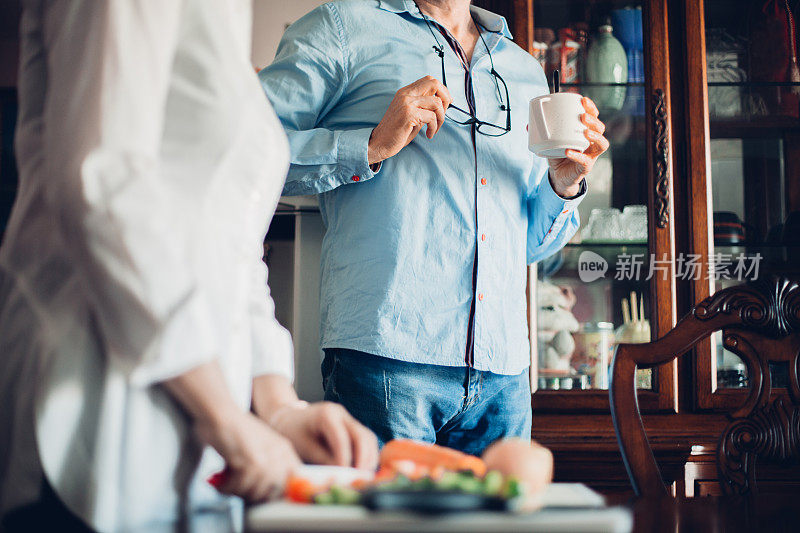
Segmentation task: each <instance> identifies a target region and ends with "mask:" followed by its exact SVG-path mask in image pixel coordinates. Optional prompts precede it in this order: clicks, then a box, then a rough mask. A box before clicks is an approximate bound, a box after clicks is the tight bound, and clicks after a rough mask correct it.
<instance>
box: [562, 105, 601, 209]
mask: <svg viewBox="0 0 800 533" xmlns="http://www.w3.org/2000/svg"><path fill="white" fill-rule="evenodd" d="M581 103H582V104H583V108H584V109H585V110H586V113H584V114H583V115H581V122H583V124H584V125H585V126H586V128H587V129H586V131H585V132H584V135H586V138H587V139H589V142H590V143H591V144H590V145H589V148H587V149H586V150H584V151H583V152H578V151H577V150H567V152H566V157H564V158H561V159H549V160H548V163H549V164H550V183H551V184H552V186H553V190H554V191H555V192H556V194H558V195H559V196H562V197H564V198H569V197H571V196H575V195H577V194H578V193H579V192H580V183H581V180H582V179H584V178H585V177H586V175H587V174H589V172H590V171H591V170H592V167H593V166H594V162H595V161H597V158H598V157H600V155H601V154H602V153H603V152H605V151H606V150H608V147H609V142H608V139H606V138H605V137H603V133H604V132H605V131H606V126H605V124H603V123H602V122H600V119H599V118H597V117H598V116H599V115H600V113H599V111H598V110H597V106H596V105H594V102H592V100H591V99H589V98H586V97H584V98H583V99H582V100H581Z"/></svg>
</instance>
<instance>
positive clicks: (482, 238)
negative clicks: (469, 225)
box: [481, 233, 486, 241]
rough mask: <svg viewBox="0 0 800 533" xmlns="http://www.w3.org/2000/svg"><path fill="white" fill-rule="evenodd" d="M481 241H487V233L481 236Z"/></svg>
mask: <svg viewBox="0 0 800 533" xmlns="http://www.w3.org/2000/svg"><path fill="white" fill-rule="evenodd" d="M481 240H482V241H485V240H486V234H485V233H484V234H483V235H481Z"/></svg>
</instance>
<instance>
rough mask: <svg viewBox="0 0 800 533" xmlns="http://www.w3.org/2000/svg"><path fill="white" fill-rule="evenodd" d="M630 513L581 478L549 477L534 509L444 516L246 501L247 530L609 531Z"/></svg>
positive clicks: (627, 521)
mask: <svg viewBox="0 0 800 533" xmlns="http://www.w3.org/2000/svg"><path fill="white" fill-rule="evenodd" d="M632 525H633V519H632V516H631V513H630V511H629V510H628V509H625V508H622V507H606V506H605V502H604V500H603V497H602V496H601V495H599V494H598V493H596V492H594V491H593V490H591V489H590V488H588V487H587V486H586V485H583V484H581V483H553V484H551V485H550V487H548V489H547V490H546V491H545V493H544V494H543V495H542V508H541V509H540V510H538V511H536V512H534V513H528V514H512V513H490V512H476V513H464V514H458V515H449V516H434V517H430V516H419V515H413V514H408V513H404V514H398V513H371V512H370V511H368V510H367V509H365V508H363V507H359V506H325V505H300V504H294V503H289V502H276V503H267V504H263V505H256V506H253V507H250V508H249V509H248V511H247V515H246V519H245V529H246V531H249V532H267V531H300V532H306V533H316V532H327V531H331V532H343V531H352V532H375V533H382V532H400V531H413V532H414V533H423V532H427V531H430V532H452V533H473V532H481V533H483V532H486V531H492V532H516V531H519V532H522V531H525V532H531V531H533V532H535V531H552V532H575V533H581V532H601V531H603V532H605V531H608V532H614V533H617V532H619V533H627V532H629V531H630V530H631V527H632Z"/></svg>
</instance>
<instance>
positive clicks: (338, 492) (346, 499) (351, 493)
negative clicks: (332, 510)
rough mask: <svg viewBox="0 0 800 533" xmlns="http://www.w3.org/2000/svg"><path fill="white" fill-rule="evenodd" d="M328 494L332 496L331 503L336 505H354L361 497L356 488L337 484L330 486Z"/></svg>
mask: <svg viewBox="0 0 800 533" xmlns="http://www.w3.org/2000/svg"><path fill="white" fill-rule="evenodd" d="M330 494H331V496H332V498H333V503H335V504H337V505H355V504H357V503H358V502H359V500H360V499H361V495H360V494H359V492H358V491H357V490H355V489H351V488H350V487H340V486H338V485H334V486H333V487H331V490H330Z"/></svg>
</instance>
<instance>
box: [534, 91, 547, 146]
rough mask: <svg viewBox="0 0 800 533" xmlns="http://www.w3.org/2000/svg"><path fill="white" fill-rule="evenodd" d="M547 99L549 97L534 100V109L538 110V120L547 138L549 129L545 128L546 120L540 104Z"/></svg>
mask: <svg viewBox="0 0 800 533" xmlns="http://www.w3.org/2000/svg"><path fill="white" fill-rule="evenodd" d="M549 101H550V97H546V98H540V99H539V100H536V109H537V110H538V111H539V120H540V121H541V122H542V126H544V134H545V137H546V138H548V139H549V138H550V130H549V129H548V128H547V120H546V119H545V116H544V106H543V105H542V104H544V103H545V102H549Z"/></svg>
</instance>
